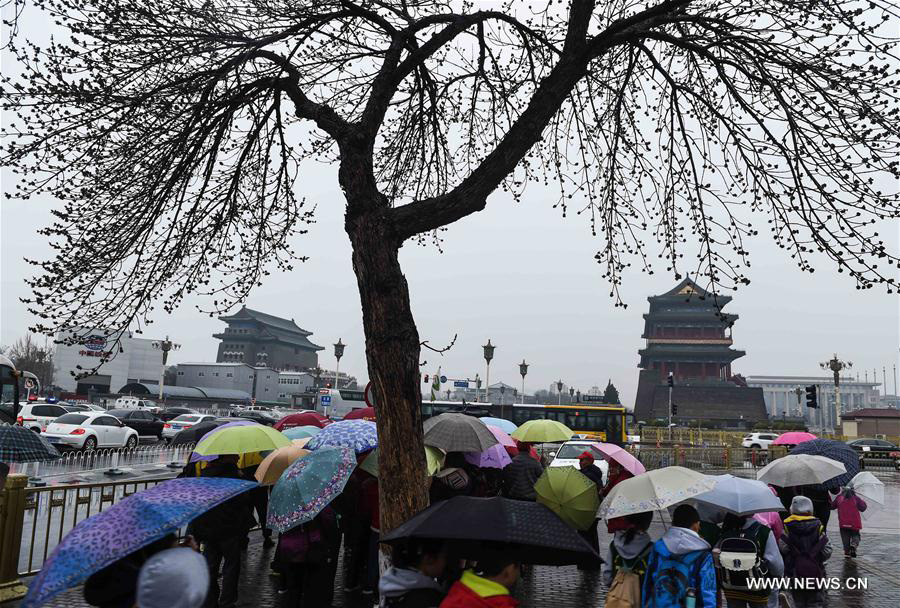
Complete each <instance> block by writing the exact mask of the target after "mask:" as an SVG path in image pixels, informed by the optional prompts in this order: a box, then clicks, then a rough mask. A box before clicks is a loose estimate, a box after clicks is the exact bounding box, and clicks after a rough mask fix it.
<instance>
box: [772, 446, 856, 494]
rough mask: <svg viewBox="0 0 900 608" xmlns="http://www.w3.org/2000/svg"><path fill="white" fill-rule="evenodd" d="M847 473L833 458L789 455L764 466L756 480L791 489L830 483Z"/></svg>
mask: <svg viewBox="0 0 900 608" xmlns="http://www.w3.org/2000/svg"><path fill="white" fill-rule="evenodd" d="M801 445H803V444H801ZM798 447H799V446H798ZM795 449H796V448H795ZM851 449H852V448H851ZM846 472H847V468H846V467H845V466H844V465H843V464H842V463H840V462H838V461H836V460H832V459H831V458H826V457H824V456H811V455H809V454H788V455H787V456H783V457H781V458H776V459H775V460H773V461H772V462H770V463H769V464H767V465H766V466H764V467H763V468H762V469H760V470H759V472H758V473H757V474H756V478H757V479H758V480H760V481H764V482H766V483H770V484H772V485H774V486H779V487H782V488H790V487H794V486H806V485H815V484H820V483H825V482H830V480H832V479H835V478H837V477H838V476H843V475H844V474H845V473H846Z"/></svg>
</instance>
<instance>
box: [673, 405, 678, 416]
mask: <svg viewBox="0 0 900 608" xmlns="http://www.w3.org/2000/svg"><path fill="white" fill-rule="evenodd" d="M672 415H673V416H677V415H678V404H677V403H675V402H674V401H673V402H672Z"/></svg>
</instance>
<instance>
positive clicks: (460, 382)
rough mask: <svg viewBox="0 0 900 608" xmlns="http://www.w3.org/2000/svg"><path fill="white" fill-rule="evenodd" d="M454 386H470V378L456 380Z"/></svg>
mask: <svg viewBox="0 0 900 608" xmlns="http://www.w3.org/2000/svg"><path fill="white" fill-rule="evenodd" d="M453 388H469V381H468V380H454V381H453Z"/></svg>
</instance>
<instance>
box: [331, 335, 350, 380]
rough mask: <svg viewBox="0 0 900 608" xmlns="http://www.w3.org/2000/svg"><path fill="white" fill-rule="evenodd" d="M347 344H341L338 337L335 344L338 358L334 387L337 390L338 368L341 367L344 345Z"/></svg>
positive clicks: (335, 353) (336, 357)
mask: <svg viewBox="0 0 900 608" xmlns="http://www.w3.org/2000/svg"><path fill="white" fill-rule="evenodd" d="M345 346H347V345H346V344H341V339H340V338H338V341H337V344H335V345H334V358H335V359H337V365H335V366H334V388H335V390H337V387H338V370H339V369H340V368H341V357H343V356H344V347H345Z"/></svg>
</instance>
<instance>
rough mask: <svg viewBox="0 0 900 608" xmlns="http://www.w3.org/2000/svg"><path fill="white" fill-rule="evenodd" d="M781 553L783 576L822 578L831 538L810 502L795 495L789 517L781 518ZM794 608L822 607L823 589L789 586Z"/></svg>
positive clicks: (779, 546) (779, 544) (823, 600)
mask: <svg viewBox="0 0 900 608" xmlns="http://www.w3.org/2000/svg"><path fill="white" fill-rule="evenodd" d="M778 548H779V549H780V550H781V554H782V555H783V556H784V574H785V576H788V577H791V578H794V579H797V578H824V577H825V562H826V561H828V558H829V557H831V551H832V549H831V541H829V540H828V535H826V534H825V528H824V527H823V526H822V523H821V522H820V521H819V520H818V519H816V518H815V517H813V504H812V501H811V500H810V499H809V498H807V497H806V496H795V497H794V499H793V500H792V501H791V516H790V517H788V518H787V519H785V520H784V534H782V536H781V540H780V541H778ZM791 596H792V597H793V599H794V607H795V608H821V606H822V605H823V604H824V602H825V591H824V590H808V589H791Z"/></svg>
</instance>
